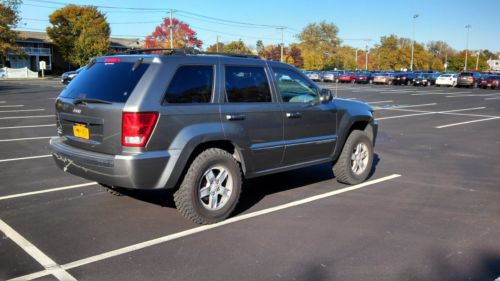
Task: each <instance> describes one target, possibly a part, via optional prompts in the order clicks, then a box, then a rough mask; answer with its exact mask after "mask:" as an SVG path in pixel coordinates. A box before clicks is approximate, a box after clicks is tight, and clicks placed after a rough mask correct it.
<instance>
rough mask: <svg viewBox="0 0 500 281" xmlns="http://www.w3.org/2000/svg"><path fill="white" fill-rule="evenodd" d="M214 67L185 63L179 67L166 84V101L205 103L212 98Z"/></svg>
mask: <svg viewBox="0 0 500 281" xmlns="http://www.w3.org/2000/svg"><path fill="white" fill-rule="evenodd" d="M213 80H214V67H213V66H211V65H185V66H181V67H179V69H177V72H176V73H175V75H174V77H173V78H172V82H170V85H169V86H168V89H167V93H166V95H165V101H166V102H168V103H207V102H210V99H211V98H212V88H213Z"/></svg>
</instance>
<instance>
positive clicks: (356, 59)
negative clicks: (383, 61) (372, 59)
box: [355, 48, 358, 70]
mask: <svg viewBox="0 0 500 281" xmlns="http://www.w3.org/2000/svg"><path fill="white" fill-rule="evenodd" d="M355 61H356V69H355V70H358V48H356V58H355Z"/></svg>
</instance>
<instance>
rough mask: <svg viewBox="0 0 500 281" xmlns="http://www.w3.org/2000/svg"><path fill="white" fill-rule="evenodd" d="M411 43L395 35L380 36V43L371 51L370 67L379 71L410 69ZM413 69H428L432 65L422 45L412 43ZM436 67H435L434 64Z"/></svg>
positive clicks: (428, 54)
mask: <svg viewBox="0 0 500 281" xmlns="http://www.w3.org/2000/svg"><path fill="white" fill-rule="evenodd" d="M411 46H412V41H411V40H410V39H407V38H398V37H397V36H396V35H389V36H382V37H381V38H380V43H379V44H377V45H375V47H374V48H373V49H372V55H373V56H372V57H373V60H372V62H371V63H372V65H374V68H375V69H379V70H400V69H410V68H411V66H410V65H411ZM413 46H414V48H413V49H414V50H413V69H429V68H431V67H432V65H433V57H432V55H431V54H430V53H429V52H428V51H427V50H426V49H425V47H424V45H422V44H420V43H414V44H413ZM434 65H435V66H436V67H438V65H436V64H435V63H434Z"/></svg>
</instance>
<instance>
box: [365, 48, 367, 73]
mask: <svg viewBox="0 0 500 281" xmlns="http://www.w3.org/2000/svg"><path fill="white" fill-rule="evenodd" d="M365 70H368V44H367V45H365Z"/></svg>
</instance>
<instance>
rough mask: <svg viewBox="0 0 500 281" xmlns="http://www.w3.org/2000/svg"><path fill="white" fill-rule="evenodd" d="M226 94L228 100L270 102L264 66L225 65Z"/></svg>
mask: <svg viewBox="0 0 500 281" xmlns="http://www.w3.org/2000/svg"><path fill="white" fill-rule="evenodd" d="M226 94H227V100H228V101H229V102H271V91H270V89H269V82H268V81H267V76H266V72H265V70H264V67H254V66H226Z"/></svg>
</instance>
